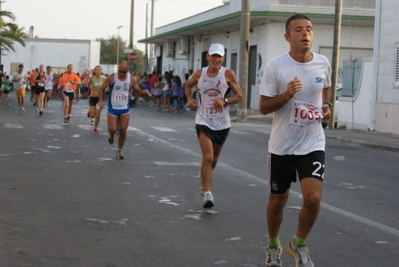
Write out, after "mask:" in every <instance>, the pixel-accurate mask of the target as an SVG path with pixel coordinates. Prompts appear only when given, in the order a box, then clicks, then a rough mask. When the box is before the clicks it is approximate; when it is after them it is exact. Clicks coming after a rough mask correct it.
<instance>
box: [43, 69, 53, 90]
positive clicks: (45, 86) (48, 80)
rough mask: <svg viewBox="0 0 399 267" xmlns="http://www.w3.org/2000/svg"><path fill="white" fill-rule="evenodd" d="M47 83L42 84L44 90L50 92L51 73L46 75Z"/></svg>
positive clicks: (51, 83) (51, 84) (51, 86)
mask: <svg viewBox="0 0 399 267" xmlns="http://www.w3.org/2000/svg"><path fill="white" fill-rule="evenodd" d="M46 76H47V82H46V83H45V84H44V89H46V90H50V89H53V73H52V72H51V73H50V74H47V72H46Z"/></svg>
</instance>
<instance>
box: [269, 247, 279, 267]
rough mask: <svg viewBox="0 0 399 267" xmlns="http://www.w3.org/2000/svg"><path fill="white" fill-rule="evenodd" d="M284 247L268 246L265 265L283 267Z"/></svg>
mask: <svg viewBox="0 0 399 267" xmlns="http://www.w3.org/2000/svg"><path fill="white" fill-rule="evenodd" d="M282 254H283V249H282V247H270V246H268V247H267V251H266V262H265V267H281V266H282V265H281V259H280V257H281V255H282Z"/></svg>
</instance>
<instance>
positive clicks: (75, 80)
mask: <svg viewBox="0 0 399 267" xmlns="http://www.w3.org/2000/svg"><path fill="white" fill-rule="evenodd" d="M73 69H74V67H73V65H72V64H69V65H68V66H67V72H65V73H64V74H63V75H62V76H61V77H60V80H59V83H60V86H61V88H62V96H63V98H64V123H69V122H70V119H71V112H72V105H73V99H74V98H75V91H76V88H77V85H78V84H80V78H79V76H78V75H76V74H75V73H74V72H73Z"/></svg>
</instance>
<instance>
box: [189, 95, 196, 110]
mask: <svg viewBox="0 0 399 267" xmlns="http://www.w3.org/2000/svg"><path fill="white" fill-rule="evenodd" d="M187 106H188V107H189V108H191V109H195V108H196V107H197V101H195V100H194V99H192V98H191V99H189V100H187Z"/></svg>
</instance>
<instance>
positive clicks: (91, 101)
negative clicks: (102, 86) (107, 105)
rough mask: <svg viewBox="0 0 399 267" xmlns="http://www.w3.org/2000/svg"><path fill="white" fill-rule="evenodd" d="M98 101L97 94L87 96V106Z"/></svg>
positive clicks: (93, 104)
mask: <svg viewBox="0 0 399 267" xmlns="http://www.w3.org/2000/svg"><path fill="white" fill-rule="evenodd" d="M97 103H98V97H97V96H91V97H89V106H95V105H97Z"/></svg>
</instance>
